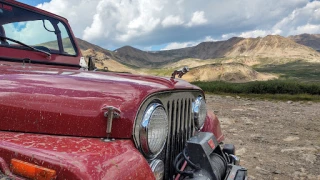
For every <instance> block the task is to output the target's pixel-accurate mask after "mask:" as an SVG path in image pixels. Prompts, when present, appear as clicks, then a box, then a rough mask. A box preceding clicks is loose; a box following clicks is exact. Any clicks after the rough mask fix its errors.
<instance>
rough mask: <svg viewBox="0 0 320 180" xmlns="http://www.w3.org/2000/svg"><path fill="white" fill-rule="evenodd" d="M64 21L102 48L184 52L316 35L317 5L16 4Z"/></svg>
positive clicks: (187, 1) (55, 0) (196, 0)
mask: <svg viewBox="0 0 320 180" xmlns="http://www.w3.org/2000/svg"><path fill="white" fill-rule="evenodd" d="M18 1H20V2H23V3H26V4H29V5H32V6H37V7H39V8H41V9H44V10H47V11H50V12H53V13H55V14H58V15H61V16H64V17H66V18H67V19H68V20H69V23H70V24H71V27H72V28H73V32H74V33H75V35H76V36H77V37H79V38H81V39H84V40H87V41H89V42H91V43H94V44H97V45H99V46H102V47H104V48H107V49H111V50H114V49H117V48H119V47H122V46H124V45H130V46H134V47H136V48H139V49H143V50H162V49H176V48H182V47H188V46H193V45H196V44H198V43H199V42H202V41H217V40H225V39H229V38H231V37H233V36H241V37H258V36H265V35H268V34H279V35H282V36H289V35H296V34H302V33H312V34H320V0H318V1H316V0H18Z"/></svg>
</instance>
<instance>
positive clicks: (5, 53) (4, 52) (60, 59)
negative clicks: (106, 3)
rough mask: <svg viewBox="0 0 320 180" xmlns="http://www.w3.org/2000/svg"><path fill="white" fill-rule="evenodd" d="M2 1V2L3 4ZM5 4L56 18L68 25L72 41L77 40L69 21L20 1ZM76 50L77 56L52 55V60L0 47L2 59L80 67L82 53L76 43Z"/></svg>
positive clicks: (10, 1)
mask: <svg viewBox="0 0 320 180" xmlns="http://www.w3.org/2000/svg"><path fill="white" fill-rule="evenodd" d="M1 1H2V0H0V3H1ZM4 2H6V3H9V4H11V5H15V6H18V7H22V8H25V9H28V10H30V11H34V12H37V13H41V14H43V15H46V16H49V17H54V18H56V19H58V20H59V21H61V22H63V23H64V24H65V25H66V28H67V29H68V30H69V32H70V39H73V40H75V36H74V34H73V32H72V30H71V27H70V25H69V23H68V21H67V19H65V18H63V17H61V16H58V15H55V14H52V13H50V12H47V11H44V10H41V9H38V8H36V7H32V6H29V5H26V4H23V3H20V2H18V1H15V0H4ZM74 45H75V49H76V52H77V55H76V56H64V55H57V54H52V55H51V58H48V57H46V56H45V55H44V54H43V53H39V52H35V51H30V50H22V49H15V48H8V47H3V46H0V56H1V57H9V58H29V59H32V60H39V61H48V62H56V63H68V64H74V65H79V62H80V57H81V56H82V55H81V52H80V48H79V46H78V44H77V43H76V42H75V43H74Z"/></svg>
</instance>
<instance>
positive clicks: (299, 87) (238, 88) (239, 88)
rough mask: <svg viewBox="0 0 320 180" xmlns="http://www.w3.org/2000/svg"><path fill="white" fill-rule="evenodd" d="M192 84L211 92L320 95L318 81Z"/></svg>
mask: <svg viewBox="0 0 320 180" xmlns="http://www.w3.org/2000/svg"><path fill="white" fill-rule="evenodd" d="M192 84H194V85H197V86H199V87H200V88H202V89H203V90H204V91H207V92H213V93H237V94H240V93H242V94H291V95H294V94H311V95H320V83H307V82H299V81H294V80H271V81H254V82H247V83H228V82H223V81H213V82H199V81H198V82H193V83H192Z"/></svg>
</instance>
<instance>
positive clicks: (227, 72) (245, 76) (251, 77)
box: [182, 63, 278, 83]
mask: <svg viewBox="0 0 320 180" xmlns="http://www.w3.org/2000/svg"><path fill="white" fill-rule="evenodd" d="M276 78H278V77H277V76H275V75H272V74H267V73H259V72H257V71H255V70H253V69H252V68H251V67H249V66H247V65H244V64H241V63H216V64H209V65H203V66H198V67H195V68H193V69H191V70H190V72H189V73H187V74H185V75H184V76H183V77H182V79H184V80H186V81H189V82H194V81H217V80H221V81H228V82H237V83H239V82H248V81H257V80H258V81H266V80H271V79H276Z"/></svg>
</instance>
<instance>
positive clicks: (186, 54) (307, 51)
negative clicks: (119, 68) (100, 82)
mask: <svg viewBox="0 0 320 180" xmlns="http://www.w3.org/2000/svg"><path fill="white" fill-rule="evenodd" d="M114 56H115V57H116V58H117V60H119V61H120V62H122V63H126V64H130V65H132V66H137V67H158V66H162V65H165V64H168V63H172V62H177V61H179V60H182V59H185V58H196V59H202V60H205V59H215V58H233V60H234V58H236V57H249V58H247V59H250V58H251V60H252V61H256V60H257V59H261V58H281V59H284V58H285V59H294V60H297V59H303V60H306V61H308V62H319V58H320V53H319V52H317V51H315V50H314V49H312V48H310V47H307V46H304V45H301V44H298V43H296V42H294V41H293V40H291V39H289V38H285V37H282V36H278V35H268V36H266V37H263V38H261V37H258V38H239V37H234V38H231V39H229V40H226V41H217V42H202V43H200V44H198V45H197V46H194V47H188V48H182V49H175V50H167V51H153V52H147V51H142V50H139V49H136V48H133V47H130V46H125V47H122V48H120V49H117V50H116V51H115V53H114ZM242 60H243V58H242ZM272 63H274V62H272ZM248 64H250V63H248ZM253 64H255V63H253ZM258 64H259V62H258Z"/></svg>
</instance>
